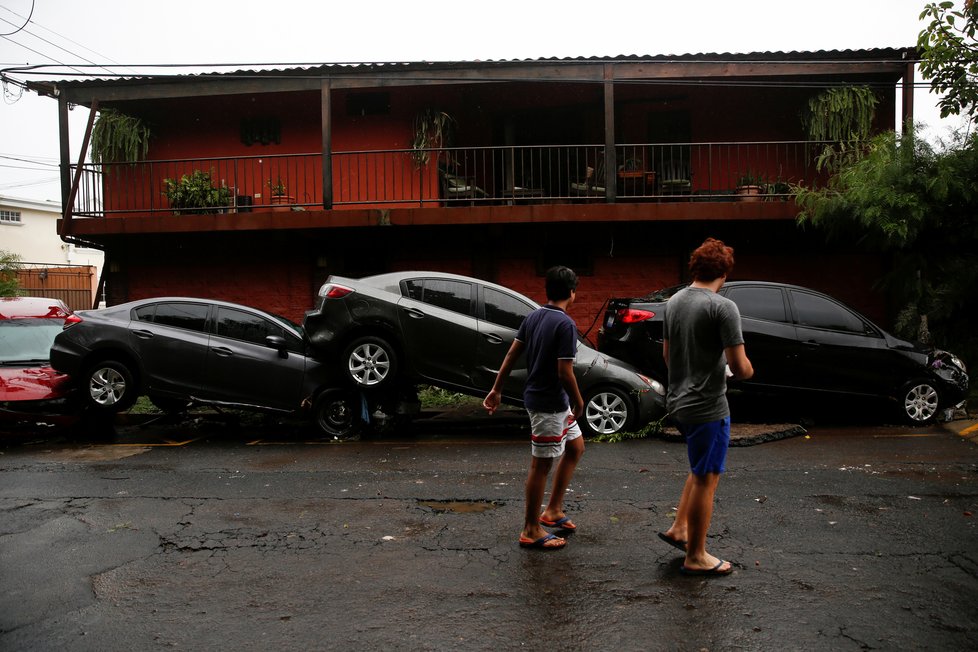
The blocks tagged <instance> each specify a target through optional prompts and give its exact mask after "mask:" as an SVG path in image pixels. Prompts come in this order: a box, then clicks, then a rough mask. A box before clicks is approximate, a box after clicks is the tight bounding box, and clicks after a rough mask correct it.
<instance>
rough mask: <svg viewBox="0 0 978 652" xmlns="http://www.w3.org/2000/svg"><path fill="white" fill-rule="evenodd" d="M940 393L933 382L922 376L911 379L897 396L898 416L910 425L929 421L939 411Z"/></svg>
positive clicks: (934, 417) (933, 418) (935, 416)
mask: <svg viewBox="0 0 978 652" xmlns="http://www.w3.org/2000/svg"><path fill="white" fill-rule="evenodd" d="M940 405H941V395H940V392H938V390H937V387H935V386H934V383H933V382H931V381H929V380H924V379H923V378H921V379H917V380H912V381H910V382H909V383H907V384H906V385H904V386H903V388H902V389H901V390H900V394H899V395H898V396H897V407H898V408H899V410H900V413H899V416H900V418H901V419H902V420H903V421H904V422H905V423H909V424H911V425H922V424H925V423H931V422H932V421H934V420H935V419H936V418H937V415H938V413H939V412H940Z"/></svg>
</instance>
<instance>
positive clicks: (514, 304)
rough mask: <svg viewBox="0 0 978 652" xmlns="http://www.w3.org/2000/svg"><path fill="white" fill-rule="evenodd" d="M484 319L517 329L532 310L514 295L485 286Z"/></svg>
mask: <svg viewBox="0 0 978 652" xmlns="http://www.w3.org/2000/svg"><path fill="white" fill-rule="evenodd" d="M483 296H484V297H485V308H486V321H489V322H492V323H493V324H498V325H500V326H506V327H507V328H512V329H513V330H519V327H520V324H522V323H523V320H524V319H525V318H526V316H527V315H528V314H530V312H531V311H532V310H533V308H531V307H530V306H528V305H526V304H525V303H523V302H522V301H520V300H519V299H517V298H516V297H513V296H510V295H508V294H505V293H503V292H500V291H499V290H494V289H493V288H485V291H484V294H483Z"/></svg>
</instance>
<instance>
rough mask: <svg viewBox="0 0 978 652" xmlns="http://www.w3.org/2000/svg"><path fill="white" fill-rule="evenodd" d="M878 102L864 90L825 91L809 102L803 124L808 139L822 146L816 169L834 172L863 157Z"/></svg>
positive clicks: (845, 88) (843, 88) (863, 88)
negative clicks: (864, 144)
mask: <svg viewBox="0 0 978 652" xmlns="http://www.w3.org/2000/svg"><path fill="white" fill-rule="evenodd" d="M877 104H879V99H878V98H877V97H876V93H875V92H873V90H872V89H871V88H869V87H867V86H842V87H839V88H830V89H827V90H825V91H823V92H821V93H819V94H818V95H816V96H815V97H813V98H811V99H810V100H809V101H808V111H807V112H806V113H805V115H804V116H803V118H802V123H803V124H804V125H805V129H806V130H807V132H808V139H809V140H814V141H820V142H825V143H826V144H825V145H824V146H823V148H822V152H821V153H820V154H819V156H818V158H817V159H816V168H817V169H819V170H822V169H826V170H829V171H832V172H834V171H836V170H839V169H841V168H842V167H843V166H845V165H846V164H847V163H850V162H853V161H856V160H858V159H859V157H860V156H861V155H862V146H863V143H865V141H867V140H868V139H869V137H870V134H871V133H872V129H873V119H874V118H875V117H876V105H877Z"/></svg>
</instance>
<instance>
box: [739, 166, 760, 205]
mask: <svg viewBox="0 0 978 652" xmlns="http://www.w3.org/2000/svg"><path fill="white" fill-rule="evenodd" d="M765 185H766V184H765V183H764V178H763V177H762V176H760V175H756V174H754V173H752V172H751V171H750V170H748V171H747V173H746V174H742V175H741V176H740V179H739V180H738V181H737V190H736V192H737V195H738V197H739V199H740V201H760V199H761V193H762V192H763V191H764V186H765Z"/></svg>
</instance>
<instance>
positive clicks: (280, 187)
mask: <svg viewBox="0 0 978 652" xmlns="http://www.w3.org/2000/svg"><path fill="white" fill-rule="evenodd" d="M268 187H269V189H270V190H271V192H272V197H284V196H285V195H286V194H287V193H288V191H289V189H288V187H286V185H285V182H284V181H282V178H281V177H279V178H278V181H276V182H275V183H272V180H271V179H269V180H268Z"/></svg>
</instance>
